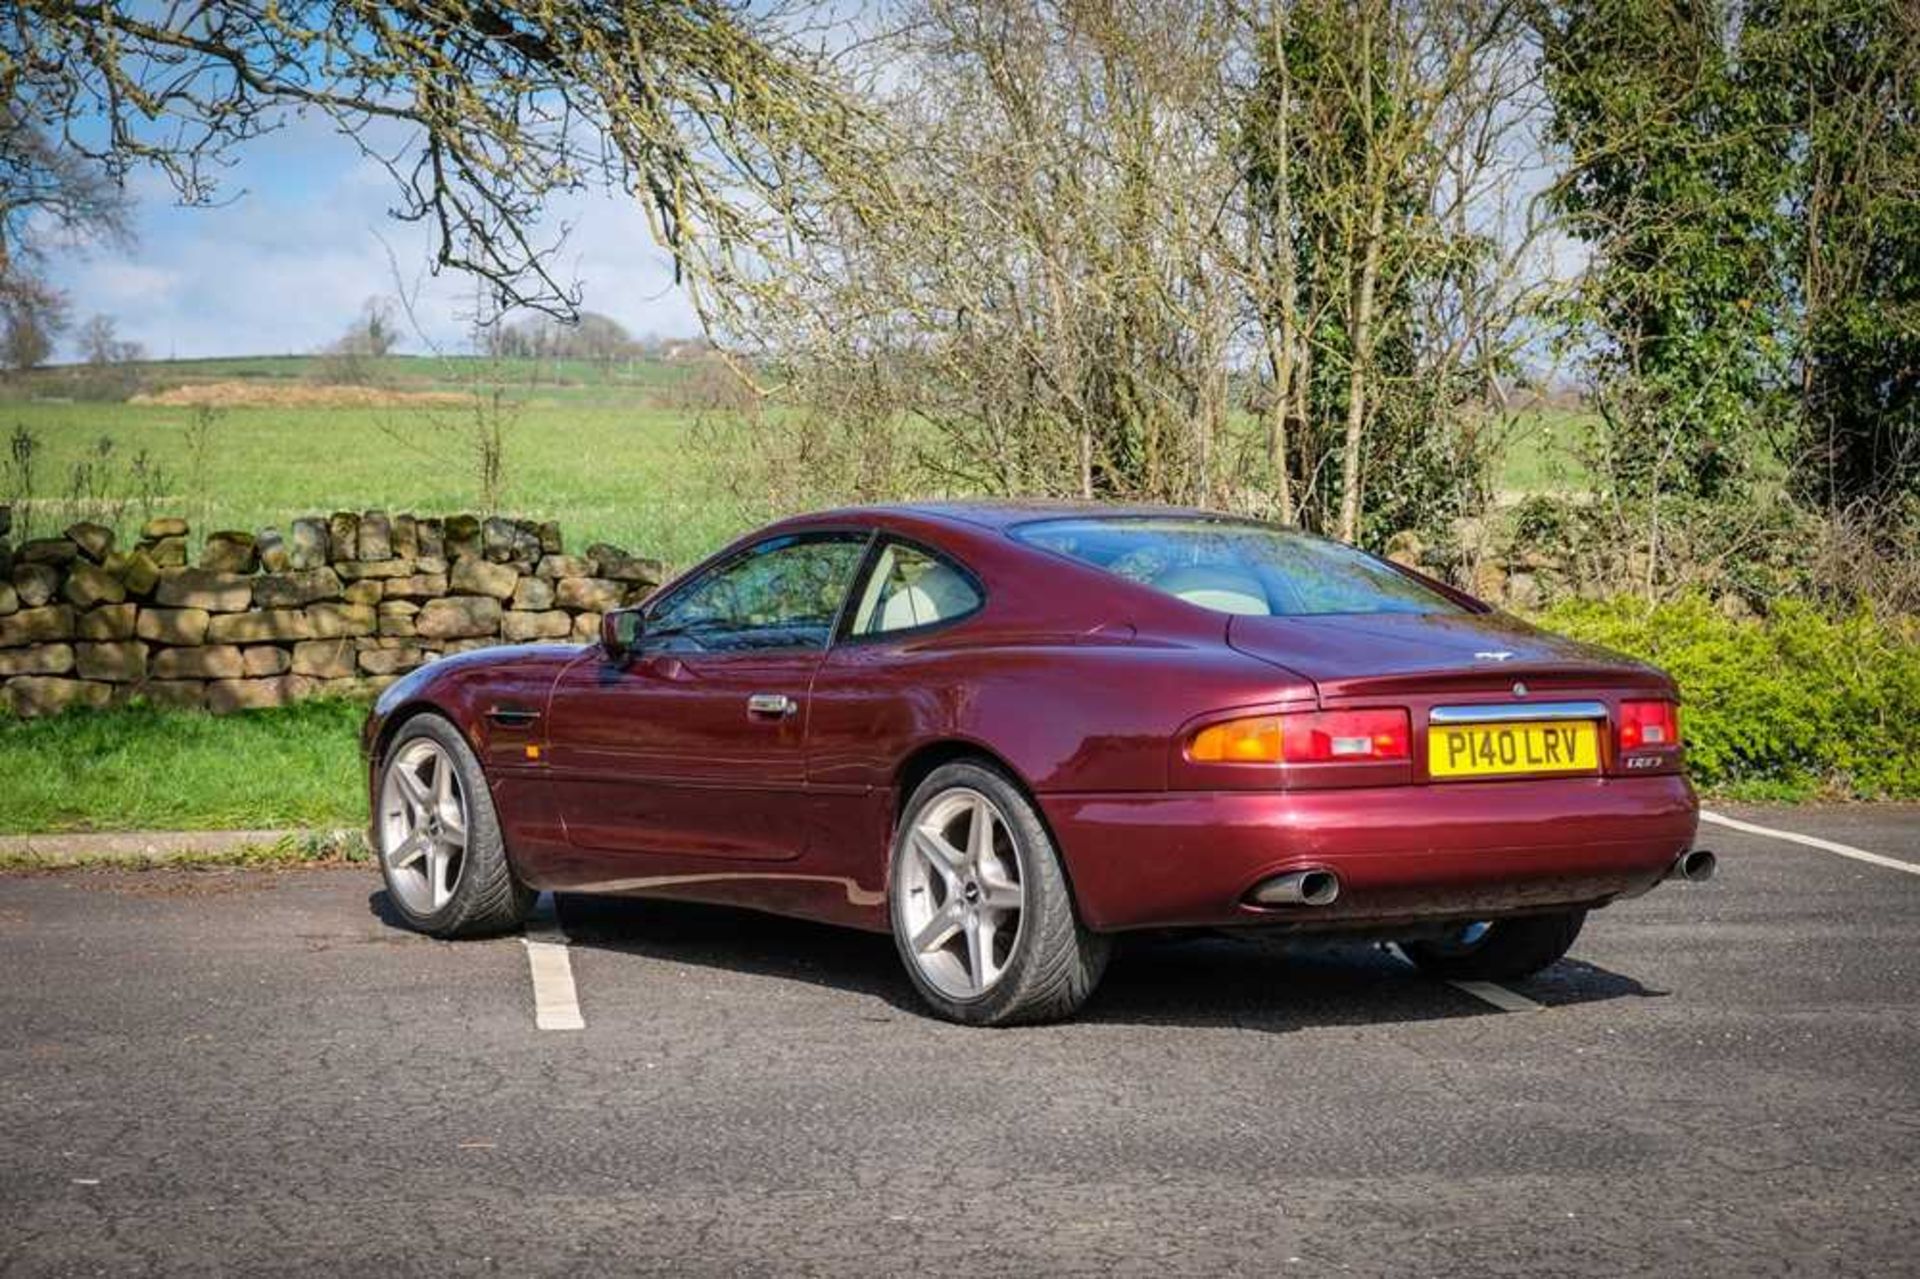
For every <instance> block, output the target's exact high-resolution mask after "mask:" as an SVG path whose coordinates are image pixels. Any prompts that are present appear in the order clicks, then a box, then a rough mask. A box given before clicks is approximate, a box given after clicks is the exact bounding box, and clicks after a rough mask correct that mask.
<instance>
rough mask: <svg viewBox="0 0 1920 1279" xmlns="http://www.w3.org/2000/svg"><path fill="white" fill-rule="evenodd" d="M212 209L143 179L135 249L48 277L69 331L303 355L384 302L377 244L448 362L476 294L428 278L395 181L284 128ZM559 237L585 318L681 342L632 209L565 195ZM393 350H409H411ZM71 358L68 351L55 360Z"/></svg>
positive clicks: (89, 258) (668, 277)
mask: <svg viewBox="0 0 1920 1279" xmlns="http://www.w3.org/2000/svg"><path fill="white" fill-rule="evenodd" d="M234 160H235V163H234V164H233V166H232V167H231V168H230V169H228V170H227V171H226V173H225V174H224V176H223V177H222V193H223V195H224V196H225V197H226V200H225V202H224V203H222V204H220V205H219V206H218V207H214V208H181V207H179V205H178V203H177V201H176V200H175V198H174V195H173V191H172V188H171V187H169V186H168V185H167V184H166V183H165V182H164V181H162V180H160V179H158V178H157V177H155V176H153V175H150V174H138V175H136V176H135V177H134V178H133V179H132V180H131V182H130V191H131V193H132V195H133V198H134V209H135V226H136V229H137V232H138V239H137V241H136V242H135V243H134V244H132V245H131V246H128V247H126V248H117V247H113V246H99V245H96V246H91V247H85V246H83V247H80V248H77V249H65V248H63V249H61V250H59V251H58V252H57V253H56V254H55V255H54V261H53V262H52V263H51V274H52V275H53V277H54V279H55V281H56V282H57V283H58V284H59V285H60V287H62V288H63V289H65V290H66V292H67V294H68V297H69V298H70V300H71V302H72V304H73V314H74V318H75V321H76V323H77V322H78V321H82V320H84V319H86V317H88V316H90V315H93V314H95V313H104V314H108V315H111V316H113V317H115V318H116V319H117V320H118V321H119V332H120V335H121V336H122V337H123V338H131V339H134V340H136V341H139V342H141V343H143V344H145V346H146V348H147V350H148V352H149V354H151V355H153V356H155V357H158V358H168V357H173V356H178V357H181V358H188V357H196V356H210V355H278V354H288V353H294V354H298V353H305V352H310V351H314V350H316V349H318V348H320V347H322V346H325V345H326V344H327V343H328V342H331V341H332V340H333V339H334V338H336V337H338V336H339V334H340V332H341V330H342V329H344V328H345V327H346V325H347V323H348V321H349V320H351V319H352V318H353V316H354V315H355V313H356V312H358V311H359V309H360V307H361V304H362V303H363V302H364V301H365V300H366V299H367V298H368V297H370V296H372V295H374V294H391V293H393V292H394V291H395V286H394V278H393V270H392V267H391V266H390V264H389V261H388V254H387V247H385V246H383V244H382V240H383V239H384V240H385V242H386V245H387V246H391V248H392V250H393V256H394V257H395V258H396V259H397V260H398V262H399V265H400V268H401V270H402V272H403V273H404V275H405V278H406V281H407V287H408V289H409V290H412V289H413V288H414V286H415V284H416V283H418V284H419V286H420V290H419V295H418V296H419V302H418V312H419V315H420V319H421V321H422V324H423V326H424V327H425V328H426V329H427V330H428V332H429V333H430V334H431V335H432V337H433V338H434V339H435V340H436V341H439V342H442V343H445V344H448V347H449V349H457V348H459V347H460V345H461V344H462V343H463V341H464V336H463V335H464V333H465V331H466V325H465V323H464V322H463V321H462V319H461V318H460V317H461V316H462V315H464V314H468V313H470V312H471V310H472V305H473V286H472V284H471V282H470V281H468V280H467V279H465V278H464V277H462V276H459V275H457V274H443V275H441V276H439V277H437V278H429V277H428V276H427V265H428V244H429V242H428V237H427V235H426V234H425V231H424V228H422V227H419V226H415V225H409V224H406V223H401V222H396V221H394V220H393V219H392V218H390V217H388V216H387V209H388V208H389V206H390V205H391V204H392V203H393V202H394V197H393V186H392V179H391V178H390V177H389V176H388V175H387V173H386V172H385V170H383V169H382V168H380V167H379V166H378V165H377V164H375V163H373V162H372V161H369V160H365V159H362V158H361V156H360V154H359V152H358V150H357V149H356V148H355V147H354V145H353V143H352V142H351V141H349V140H348V139H345V138H342V137H339V136H337V135H336V134H334V133H333V131H332V127H331V126H330V125H329V124H326V123H325V122H323V121H318V120H311V119H295V120H293V121H292V122H290V123H289V125H288V127H287V128H285V129H284V130H282V131H280V132H278V133H275V134H272V135H269V136H267V137H265V138H260V139H257V140H256V141H254V142H252V143H249V144H248V145H247V146H246V147H245V148H243V149H241V150H239V151H237V152H236V153H235V155H234ZM563 223H565V224H568V225H570V226H571V232H570V233H569V234H568V236H567V238H566V242H565V247H564V249H563V251H562V253H561V256H560V262H561V263H562V265H563V268H564V270H563V272H562V274H563V276H571V277H572V278H575V279H578V280H579V281H580V282H581V284H582V286H583V288H584V291H585V300H584V305H586V306H587V307H588V308H590V309H592V310H595V311H603V312H605V313H607V314H608V315H611V316H613V317H614V318H615V319H617V320H619V321H620V322H621V323H623V324H624V325H626V326H627V328H628V329H629V330H630V331H632V332H633V333H634V334H636V335H641V334H646V333H657V334H660V335H678V334H691V333H694V332H696V331H697V327H698V326H697V325H696V323H695V320H694V317H693V312H692V308H691V307H690V306H689V305H688V304H687V300H686V298H685V295H684V294H682V293H681V292H680V291H679V290H678V289H676V288H675V287H674V285H673V279H672V273H671V270H670V268H669V266H668V263H667V260H666V258H665V255H663V254H662V253H661V252H660V251H659V250H658V249H657V248H656V247H655V246H654V244H653V242H652V239H651V238H650V237H649V235H648V232H647V224H646V218H645V217H644V215H643V214H642V213H641V211H640V209H639V208H638V207H637V206H636V205H634V204H633V203H632V202H631V201H630V200H626V199H622V198H615V197H610V196H609V197H565V198H562V199H557V200H555V201H554V202H553V203H552V205H551V206H550V208H549V210H548V212H547V215H546V219H545V221H544V223H543V225H544V226H545V227H546V228H547V230H548V233H549V235H553V234H557V233H558V231H559V229H560V227H561V225H562V224H563ZM402 349H403V350H413V351H418V350H421V349H422V344H421V343H420V342H419V341H418V340H411V341H409V342H407V343H406V344H405V345H404V346H403V347H402ZM61 354H62V356H63V357H70V356H71V354H72V353H71V352H62V353H61Z"/></svg>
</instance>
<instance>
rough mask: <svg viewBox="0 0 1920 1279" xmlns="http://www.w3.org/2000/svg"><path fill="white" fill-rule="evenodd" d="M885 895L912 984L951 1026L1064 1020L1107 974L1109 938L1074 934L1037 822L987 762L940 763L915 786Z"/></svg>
mask: <svg viewBox="0 0 1920 1279" xmlns="http://www.w3.org/2000/svg"><path fill="white" fill-rule="evenodd" d="M888 897H889V905H890V908H891V913H892V917H893V938H894V943H895V945H897V946H898V947H899V949H900V957H901V959H902V961H903V962H904V963H905V964H906V968H907V975H908V977H910V978H911V979H912V981H913V984H914V988H915V989H916V990H918V991H919V992H920V995H921V997H922V998H924V999H925V1000H926V1001H927V1003H928V1004H930V1005H932V1007H933V1009H934V1011H935V1012H937V1013H939V1014H940V1015H941V1016H942V1017H945V1018H947V1019H949V1020H951V1021H958V1022H964V1023H967V1024H969V1025H975V1026H1009V1025H1017V1024H1020V1023H1028V1022H1041V1021H1053V1020H1056V1019H1058V1018H1062V1017H1068V1016H1071V1015H1072V1014H1073V1013H1074V1012H1076V1011H1077V1010H1078V1009H1079V1008H1080V1006H1081V1005H1082V1004H1084V1003H1086V1001H1087V997H1088V996H1089V995H1091V994H1092V993H1093V988H1094V987H1095V986H1096V985H1097V984H1098V983H1099V981H1100V975H1101V973H1102V972H1104V971H1105V970H1106V966H1107V955H1108V952H1109V950H1110V945H1109V942H1108V939H1107V938H1105V937H1103V936H1101V935H1099V934H1097V933H1092V932H1089V931H1088V930H1087V929H1085V928H1083V927H1081V925H1080V920H1079V917H1078V916H1077V915H1076V914H1075V913H1074V909H1073V894H1072V892H1071V891H1070V890H1069V888H1068V886H1067V878H1066V874H1065V872H1064V871H1062V870H1061V867H1060V858H1059V854H1058V852H1057V851H1056V850H1055V848H1054V846H1053V840H1052V838H1051V837H1050V836H1049V835H1048V834H1047V830H1046V827H1045V826H1043V825H1042V824H1041V822H1040V815H1039V814H1038V813H1037V812H1036V811H1035V810H1034V807H1033V805H1032V804H1031V803H1030V802H1029V801H1028V800H1027V797H1026V796H1025V795H1023V794H1022V793H1021V792H1020V790H1019V788H1017V787H1015V786H1014V785H1013V784H1012V783H1011V782H1009V781H1008V780H1007V779H1006V778H1005V777H1004V776H1003V775H1002V774H1000V773H999V772H996V771H995V770H993V769H991V768H988V767H985V766H984V765H981V764H975V763H969V762H961V763H954V764H947V765H944V766H943V767H941V768H938V769H935V770H934V772H933V773H932V774H931V775H930V776H928V778H927V779H926V780H925V781H924V782H922V783H920V786H919V788H918V789H916V790H915V791H914V793H913V797H912V799H910V800H909V801H908V802H907V807H906V812H905V813H904V814H903V815H902V817H901V820H900V828H899V831H898V832H897V833H896V834H895V836H894V844H893V868H892V874H891V876H890V877H889V889H888Z"/></svg>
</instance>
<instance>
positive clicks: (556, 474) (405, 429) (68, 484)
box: [0, 400, 746, 563]
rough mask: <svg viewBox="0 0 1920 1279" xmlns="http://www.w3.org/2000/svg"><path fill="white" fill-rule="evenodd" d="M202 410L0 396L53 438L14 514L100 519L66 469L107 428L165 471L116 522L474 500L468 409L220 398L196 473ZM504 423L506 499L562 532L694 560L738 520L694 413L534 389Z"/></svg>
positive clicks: (56, 525)
mask: <svg viewBox="0 0 1920 1279" xmlns="http://www.w3.org/2000/svg"><path fill="white" fill-rule="evenodd" d="M194 418H195V410H193V409H189V408H173V407H160V406H149V405H132V404H111V403H78V402H76V403H66V404H60V403H46V402H25V403H23V402H14V403H0V434H6V435H11V434H12V433H13V432H14V431H15V430H16V429H17V428H21V427H24V428H26V429H28V430H29V431H31V432H33V433H34V434H35V435H37V436H38V437H39V438H40V440H41V441H42V442H43V444H44V452H43V454H42V455H41V457H40V458H39V461H38V465H39V469H40V472H41V474H40V478H39V480H38V481H37V483H36V485H35V489H36V492H37V494H38V495H39V496H38V499H37V500H36V502H35V503H34V504H33V506H32V507H31V508H25V509H16V511H15V513H14V514H15V523H16V526H19V525H21V524H26V525H31V526H33V527H34V530H35V531H36V532H44V531H49V530H51V531H58V530H59V529H60V528H63V527H65V526H66V525H67V524H68V523H70V522H72V520H73V519H76V518H80V517H82V516H85V517H89V518H97V516H98V512H99V507H100V504H99V503H88V502H86V501H84V500H82V501H79V502H76V501H74V500H73V497H72V488H73V485H72V481H71V476H72V472H73V468H74V466H75V465H76V464H77V463H80V462H82V461H83V460H85V459H87V458H89V457H90V456H91V455H93V453H94V451H95V450H96V449H97V447H98V443H99V441H100V440H101V439H102V438H103V437H105V438H109V439H111V440H112V441H113V454H112V458H111V459H110V460H109V462H108V464H107V469H108V470H109V471H112V472H114V473H116V474H123V473H124V472H125V470H126V468H127V467H128V465H129V464H130V463H131V461H132V459H133V458H134V457H135V456H136V455H137V454H139V453H140V452H142V451H145V452H146V453H147V454H148V455H149V457H150V458H152V459H153V460H154V462H155V464H156V465H157V466H158V467H159V470H160V473H161V483H160V484H159V486H158V487H159V490H160V491H159V493H158V495H157V496H155V497H154V498H153V499H152V500H151V501H149V500H147V499H146V498H144V497H135V498H133V500H131V501H129V502H128V505H127V508H126V510H125V511H124V512H123V515H122V518H121V520H120V521H118V522H119V523H120V524H121V526H122V529H121V531H122V534H123V536H124V535H125V534H127V533H128V532H130V531H131V530H132V529H133V528H135V527H137V526H138V524H139V523H140V522H141V520H143V519H144V518H145V517H146V515H147V513H148V511H147V508H148V507H151V508H152V513H154V514H169V515H184V516H186V517H187V518H188V519H189V520H191V521H192V523H193V525H194V528H195V531H196V533H204V532H207V531H211V530H212V529H216V528H240V529H248V530H253V529H258V528H260V527H262V526H263V525H267V524H276V525H279V526H281V527H282V528H283V530H284V527H285V521H286V520H288V519H289V518H291V517H293V516H297V515H303V514H325V513H327V512H329V511H335V510H366V509H370V508H384V509H386V510H388V511H394V512H399V511H413V512H417V513H419V514H423V515H448V514H453V513H455V512H459V511H476V510H478V509H479V506H480V498H479V486H478V482H477V480H476V478H475V467H474V464H473V460H472V454H471V451H470V448H471V446H470V444H469V442H468V437H467V436H466V434H465V433H464V431H463V429H462V420H463V411H462V410H459V409H423V408H415V407H407V408H344V409H343V408H231V409H223V410H220V411H219V412H218V413H217V414H216V415H215V417H214V418H213V420H212V426H211V434H212V445H211V447H210V448H209V449H208V450H207V458H208V461H207V465H206V470H205V475H204V476H203V477H196V476H195V475H193V473H192V471H191V467H190V463H189V460H188V458H187V456H186V448H185V443H184V441H185V439H186V436H187V434H188V431H189V429H190V428H191V427H192V425H193V422H194ZM505 437H506V468H505V477H506V483H505V494H504V499H503V501H502V503H501V507H502V509H503V510H504V511H506V512H508V513H511V514H514V515H520V516H526V517H529V518H534V519H555V520H559V521H560V523H561V526H562V528H563V529H564V530H565V532H566V535H567V540H568V545H569V546H585V545H587V544H588V543H589V542H592V541H609V542H613V543H616V544H618V545H621V546H624V547H626V548H627V549H628V550H631V551H635V552H638V553H643V554H647V555H652V556H656V557H658V558H661V559H665V560H667V561H669V562H670V563H686V562H688V561H690V560H692V559H695V558H697V557H699V556H700V555H701V554H703V553H705V552H706V551H709V550H711V549H712V548H713V547H714V546H715V545H716V544H717V543H718V542H719V541H721V540H722V539H724V538H726V537H727V536H729V535H731V534H733V533H735V532H738V531H739V530H740V526H741V525H742V523H743V522H744V521H745V518H746V517H744V516H743V515H741V514H740V513H739V504H738V503H737V502H735V501H734V500H732V499H731V498H730V496H729V494H728V492H727V490H726V487H725V485H724V482H723V477H724V468H723V467H721V466H720V465H719V462H718V459H714V458H712V457H704V456H702V455H701V454H700V451H699V449H698V447H697V444H696V439H697V432H696V430H695V428H694V425H693V420H692V418H691V416H690V415H689V414H686V413H683V412H674V411H671V410H664V409H645V408H611V407H603V406H595V405H559V404H550V403H546V402H543V401H537V400H536V401H532V402H529V403H527V404H525V405H523V406H519V407H518V408H517V409H515V410H512V411H511V417H510V424H509V425H508V427H507V429H506V432H505ZM127 487H128V486H126V485H125V484H122V485H121V486H120V489H119V491H120V493H121V495H122V496H125V493H126V489H127ZM0 500H4V499H3V498H0ZM18 536H20V533H19V531H18V527H16V537H18Z"/></svg>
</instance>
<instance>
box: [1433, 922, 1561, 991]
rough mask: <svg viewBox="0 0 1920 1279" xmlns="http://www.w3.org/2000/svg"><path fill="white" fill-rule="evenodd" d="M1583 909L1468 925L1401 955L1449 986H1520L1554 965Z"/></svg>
mask: <svg viewBox="0 0 1920 1279" xmlns="http://www.w3.org/2000/svg"><path fill="white" fill-rule="evenodd" d="M1586 918H1587V912H1586V911H1584V910H1569V911H1561V912H1559V913H1557V914H1552V915H1524V916H1521V917H1519V918H1515V919H1496V920H1494V921H1492V922H1491V923H1477V924H1467V925H1465V926H1464V927H1462V928H1461V929H1460V931H1459V933H1458V934H1457V935H1456V936H1453V937H1449V938H1447V939H1445V940H1443V941H1410V942H1403V943H1402V944H1401V946H1400V949H1401V951H1402V953H1404V954H1405V955H1406V957H1407V958H1408V959H1410V960H1412V961H1413V962H1414V964H1415V965H1416V966H1418V967H1419V969H1420V970H1421V971H1422V972H1425V973H1428V974H1430V975H1432V976H1434V977H1440V978H1443V979H1445V980H1447V981H1518V980H1519V979H1520V978H1522V977H1531V976H1533V975H1534V974H1535V973H1537V972H1539V971H1540V970H1541V969H1543V968H1546V967H1548V966H1550V965H1552V964H1554V963H1557V962H1558V961H1559V959H1560V957H1561V956H1563V955H1565V954H1566V953H1567V951H1569V950H1570V949H1572V947H1573V942H1574V938H1576V937H1578V936H1579V935H1580V925H1581V924H1583V923H1585V922H1586Z"/></svg>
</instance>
